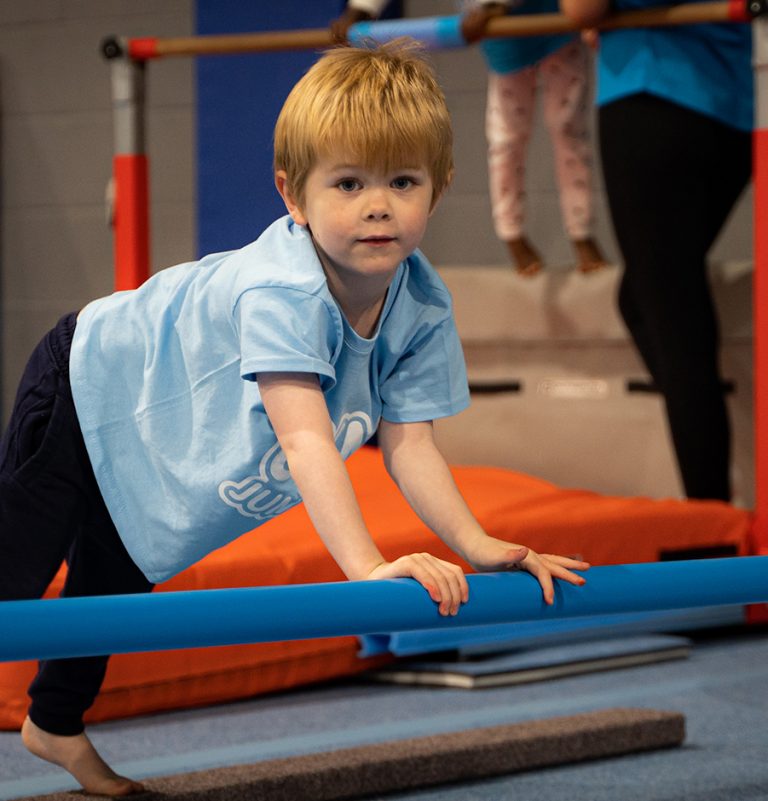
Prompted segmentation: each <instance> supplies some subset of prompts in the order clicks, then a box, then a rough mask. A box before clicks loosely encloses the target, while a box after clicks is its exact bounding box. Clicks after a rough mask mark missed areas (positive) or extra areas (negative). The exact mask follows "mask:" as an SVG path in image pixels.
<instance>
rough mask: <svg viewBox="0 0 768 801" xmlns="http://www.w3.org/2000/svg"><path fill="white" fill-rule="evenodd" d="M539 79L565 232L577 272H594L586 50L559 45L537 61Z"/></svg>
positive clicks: (597, 252) (600, 261)
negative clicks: (568, 238)
mask: <svg viewBox="0 0 768 801" xmlns="http://www.w3.org/2000/svg"><path fill="white" fill-rule="evenodd" d="M540 75H541V81H542V86H543V90H544V117H545V119H546V123H547V127H548V128H549V133H550V137H551V139H552V146H553V149H554V155H555V168H556V169H555V172H556V175H557V183H558V188H559V194H560V208H561V211H562V215H563V220H564V222H565V229H566V231H567V232H568V235H569V237H570V239H571V243H572V245H573V250H574V253H575V256H576V264H577V266H578V269H579V270H581V271H582V272H584V273H588V272H592V271H593V270H598V269H600V268H601V267H604V266H605V264H606V262H605V258H604V257H603V254H602V251H601V249H600V246H599V245H598V244H597V242H596V241H595V239H594V237H593V236H592V233H591V228H592V217H593V213H592V212H593V209H592V153H591V147H590V143H589V133H588V129H587V119H588V113H589V108H588V98H587V75H588V53H587V50H586V48H585V47H584V45H583V44H582V43H581V42H579V41H575V42H570V43H569V44H567V45H565V46H564V47H561V48H560V49H559V50H557V51H555V52H554V53H552V55H550V56H548V57H547V58H545V59H544V60H543V61H542V62H541V64H540Z"/></svg>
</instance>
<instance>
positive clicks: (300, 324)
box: [234, 287, 339, 383]
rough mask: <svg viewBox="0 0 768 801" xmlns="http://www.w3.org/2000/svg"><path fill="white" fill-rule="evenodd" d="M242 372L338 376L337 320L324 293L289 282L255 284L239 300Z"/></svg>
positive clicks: (244, 374)
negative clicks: (275, 285)
mask: <svg viewBox="0 0 768 801" xmlns="http://www.w3.org/2000/svg"><path fill="white" fill-rule="evenodd" d="M234 319H235V325H236V326H237V328H238V333H239V337H240V353H241V367H240V372H241V375H242V377H243V378H245V379H249V380H255V378H256V375H257V374H258V373H265V372H296V373H316V374H317V375H319V376H321V377H325V378H327V379H330V381H331V383H333V382H334V381H335V378H336V372H335V370H334V367H333V363H334V361H335V358H336V356H337V353H336V351H337V345H336V343H337V342H338V341H339V334H338V331H337V328H338V326H337V321H336V320H335V317H334V315H333V313H332V310H331V309H329V307H328V304H327V303H326V301H325V300H323V298H321V297H318V296H317V295H313V294H311V293H309V292H305V291H302V290H299V289H293V288H288V287H255V288H252V289H248V290H247V291H246V292H244V293H243V294H242V295H241V296H240V297H239V298H238V300H237V303H236V304H235V308H234Z"/></svg>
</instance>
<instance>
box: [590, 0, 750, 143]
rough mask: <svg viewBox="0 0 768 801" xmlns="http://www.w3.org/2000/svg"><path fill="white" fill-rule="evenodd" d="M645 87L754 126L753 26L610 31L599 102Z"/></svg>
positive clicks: (624, 2)
mask: <svg viewBox="0 0 768 801" xmlns="http://www.w3.org/2000/svg"><path fill="white" fill-rule="evenodd" d="M687 2H692V0H687ZM684 4H685V2H683V3H680V5H684ZM666 5H669V0H614V2H613V4H612V7H613V8H614V9H615V10H617V11H630V10H633V9H640V8H646V7H650V6H666ZM642 92H646V93H648V94H651V95H655V96H656V97H661V98H663V99H664V100H668V101H670V102H672V103H677V104H678V105H680V106H683V107H684V108H688V109H691V110H692V111H697V112H699V113H701V114H705V115H706V116H708V117H714V118H715V119H717V120H719V121H720V122H722V123H724V124H726V125H729V126H731V127H733V128H737V129H739V130H742V131H751V130H752V127H753V117H754V98H753V92H754V89H753V78H752V31H751V26H750V25H749V24H746V23H731V22H728V23H712V24H709V23H708V24H700V25H672V26H668V27H666V26H661V27H649V28H627V29H620V30H614V31H604V32H603V33H601V34H600V47H599V48H598V57H597V93H596V102H597V104H598V105H604V104H606V103H610V102H612V101H614V100H620V99H621V98H623V97H628V96H629V95H633V94H638V93H642Z"/></svg>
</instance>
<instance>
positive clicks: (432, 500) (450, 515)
mask: <svg viewBox="0 0 768 801" xmlns="http://www.w3.org/2000/svg"><path fill="white" fill-rule="evenodd" d="M378 441H379V445H380V446H381V449H382V451H383V453H384V460H385V463H386V466H387V470H388V471H389V473H390V475H391V476H392V478H393V479H394V480H395V482H396V483H397V485H398V486H399V487H400V490H401V492H402V493H403V495H404V496H405V497H406V499H407V500H408V502H409V503H410V505H411V506H412V507H413V509H414V511H415V512H416V513H417V514H418V515H419V517H420V518H421V519H422V520H423V521H424V522H425V523H426V524H427V525H428V526H429V527H430V528H431V529H432V531H434V532H435V533H436V534H437V535H438V536H439V537H440V538H441V539H442V540H443V541H444V542H445V543H446V544H448V545H449V546H450V547H451V548H452V549H453V550H454V551H456V553H458V554H459V555H460V556H461V557H462V558H463V559H465V560H466V561H467V562H469V563H470V564H471V565H472V566H473V567H474V568H475V569H476V570H481V571H482V570H506V569H509V568H518V567H522V568H524V569H525V570H527V571H529V572H530V573H532V574H533V575H534V576H535V577H536V578H537V579H538V581H539V584H540V585H541V588H542V592H543V594H544V600H545V601H546V602H547V603H548V604H551V603H552V602H553V600H554V588H553V586H552V578H553V577H555V578H560V579H563V580H565V581H568V582H570V583H571V584H576V585H581V584H584V579H583V578H582V577H581V576H578V575H576V574H575V573H572V572H571V569H573V570H586V569H588V568H589V564H588V563H587V562H581V561H578V560H575V559H568V558H567V557H564V556H556V555H551V554H537V553H536V552H535V551H532V550H531V549H530V548H526V547H525V546H522V545H516V544H514V543H510V542H504V541H503V540H498V539H496V538H494V537H489V536H488V535H487V534H486V533H485V531H483V529H482V528H481V527H480V524H479V523H478V522H477V520H475V518H474V516H473V515H472V513H471V512H470V510H469V507H468V506H467V504H466V503H465V501H464V499H463V498H462V497H461V494H460V492H459V490H458V487H457V486H456V483H455V482H454V480H453V476H452V475H451V472H450V470H449V468H448V465H447V464H446V462H445V459H443V456H442V454H441V453H440V451H439V450H438V449H437V446H436V445H435V441H434V437H433V434H432V423H431V422H423V423H389V422H387V421H385V420H382V421H381V424H380V425H379V431H378ZM569 568H570V569H569Z"/></svg>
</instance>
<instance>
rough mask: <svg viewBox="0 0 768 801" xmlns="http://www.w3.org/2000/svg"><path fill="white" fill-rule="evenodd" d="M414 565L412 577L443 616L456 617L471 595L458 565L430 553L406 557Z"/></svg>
mask: <svg viewBox="0 0 768 801" xmlns="http://www.w3.org/2000/svg"><path fill="white" fill-rule="evenodd" d="M404 559H406V560H408V561H409V562H410V563H411V564H412V568H411V575H412V576H413V578H415V579H416V581H418V582H419V583H420V584H422V585H423V586H424V587H425V588H426V589H427V591H428V592H429V595H430V597H431V598H432V600H433V601H435V602H436V603H437V604H438V605H439V611H440V614H441V615H455V614H456V613H457V612H458V611H459V607H460V605H461V604H462V603H463V602H465V601H466V600H467V598H468V595H469V586H468V584H467V579H466V577H465V576H464V573H463V571H462V570H461V568H460V567H459V566H458V565H453V564H451V563H449V562H444V561H443V560H442V559H437V558H436V557H434V556H432V555H431V554H428V553H420V554H411V555H410V556H408V557H404Z"/></svg>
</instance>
